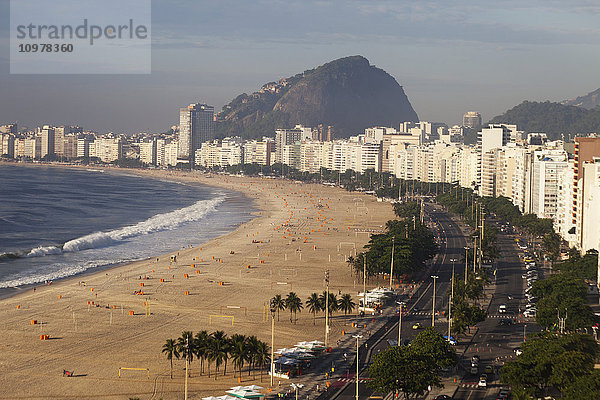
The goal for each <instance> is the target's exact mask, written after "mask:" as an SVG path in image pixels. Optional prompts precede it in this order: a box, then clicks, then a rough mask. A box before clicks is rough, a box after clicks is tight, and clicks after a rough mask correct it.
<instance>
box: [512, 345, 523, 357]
mask: <svg viewBox="0 0 600 400" xmlns="http://www.w3.org/2000/svg"><path fill="white" fill-rule="evenodd" d="M513 351H514V352H515V354H516V355H518V356H520V355H521V354H523V350H522V349H521V348H520V347H517V348H516V349H514V350H513Z"/></svg>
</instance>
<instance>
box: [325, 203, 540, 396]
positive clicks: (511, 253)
mask: <svg viewBox="0 0 600 400" xmlns="http://www.w3.org/2000/svg"><path fill="white" fill-rule="evenodd" d="M426 213H427V216H428V218H430V219H431V221H432V222H433V223H434V225H435V226H436V228H434V229H435V230H436V231H437V234H438V238H439V245H440V252H439V256H438V257H437V259H436V261H435V262H434V264H433V265H432V266H431V273H430V274H428V275H427V277H426V278H425V280H424V281H423V283H422V285H421V288H420V289H419V290H418V291H417V292H416V294H415V295H414V296H413V297H412V299H408V298H402V296H400V298H399V299H400V300H403V301H406V302H407V306H406V310H405V313H404V314H403V318H402V341H403V342H404V341H406V340H408V341H410V340H412V338H414V336H415V335H416V334H418V333H419V330H418V329H413V325H414V324H415V323H420V324H421V325H422V326H424V327H426V326H431V323H432V319H431V315H432V306H433V304H432V300H433V279H432V278H431V277H430V276H429V275H436V276H437V277H438V278H436V301H435V304H436V319H435V328H436V330H438V331H439V332H440V333H442V334H444V335H447V330H448V322H447V318H446V316H445V315H444V313H443V312H439V311H438V310H442V311H444V312H445V311H446V309H447V304H448V296H449V290H450V281H451V276H452V264H453V262H452V260H453V259H454V260H455V261H454V267H455V273H456V275H455V279H464V278H463V277H464V263H463V261H462V260H464V256H463V254H464V251H465V250H464V248H465V246H467V245H470V246H472V243H470V242H467V240H469V239H468V238H465V236H464V235H463V232H462V231H461V229H460V228H459V226H458V224H457V222H456V221H454V220H453V219H452V218H451V216H450V214H448V213H446V212H444V211H443V210H442V208H441V207H440V206H438V205H434V204H427V205H426ZM437 228H439V230H437ZM497 246H498V248H499V252H500V254H501V257H500V258H499V259H498V260H497V262H496V268H497V270H496V274H495V278H492V282H491V284H490V285H489V287H488V289H487V292H486V293H488V296H491V299H489V297H488V299H489V306H488V318H487V319H486V320H485V321H484V322H482V323H480V324H478V326H477V333H476V334H475V335H474V336H473V338H472V340H469V341H464V340H463V342H459V343H458V345H457V347H456V350H457V353H458V354H459V355H461V357H460V361H459V366H458V368H457V370H456V371H455V374H453V375H448V376H447V377H446V378H447V379H448V380H449V381H450V382H452V381H453V377H457V379H458V382H459V387H458V390H457V391H456V393H455V394H454V397H453V398H455V399H468V400H477V399H495V398H496V394H497V393H498V392H499V390H500V388H501V385H500V384H499V382H498V370H499V368H500V367H501V365H502V364H503V363H504V361H505V360H508V359H510V358H512V357H514V351H513V350H514V348H516V347H519V346H520V344H521V343H522V341H523V335H524V330H525V325H527V328H526V332H525V333H527V334H530V333H532V332H533V331H537V330H539V329H538V328H537V326H536V325H535V323H534V320H533V319H526V318H523V317H522V316H521V314H520V310H522V309H523V308H524V305H525V304H526V299H525V296H524V289H525V282H524V281H525V280H524V279H523V278H522V277H521V275H522V273H523V272H524V270H525V268H524V267H523V263H522V261H521V260H520V258H519V254H522V252H521V251H520V250H519V249H518V247H517V246H516V242H515V240H514V237H513V236H510V235H505V234H501V233H500V232H499V234H498V240H497ZM470 265H472V264H470ZM485 303H486V304H487V303H488V302H487V301H486V302H485ZM501 304H504V305H506V309H507V312H506V313H499V312H498V310H499V307H500V305H501ZM503 319H509V320H510V321H511V324H510V325H501V324H500V321H501V320H503ZM397 340H398V330H397V327H395V328H393V329H390V330H389V331H388V332H387V333H386V334H385V335H384V337H383V339H382V340H381V341H380V342H379V343H378V345H377V346H375V347H374V348H373V349H372V354H375V353H377V352H380V351H382V350H384V349H386V348H387V347H388V346H389V345H390V344H389V343H390V341H397ZM473 355H477V356H479V357H480V359H481V360H480V363H479V365H480V369H479V371H478V374H474V375H472V374H470V371H469V370H470V367H471V357H472V356H473ZM486 366H492V368H493V371H494V372H493V373H492V374H490V377H489V379H488V386H487V387H485V388H484V387H479V386H478V381H479V376H480V374H482V373H483V372H484V368H485V367H486ZM366 379H368V375H367V374H366V372H364V373H361V375H360V386H359V388H360V392H359V398H360V399H362V400H365V399H368V398H369V397H370V396H371V395H373V390H371V389H369V388H368V387H367V386H366V385H365V384H364V383H365V382H366ZM349 382H355V379H354V374H352V373H350V374H349V375H347V376H346V377H344V378H342V379H341V382H338V384H337V385H336V386H337V387H341V386H343V384H345V383H349ZM426 397H427V396H425V397H424V398H426ZM355 398H356V386H355V385H354V383H352V384H350V385H348V386H347V387H345V389H344V390H343V391H342V392H341V393H340V394H339V395H338V396H337V397H336V399H342V400H351V399H355Z"/></svg>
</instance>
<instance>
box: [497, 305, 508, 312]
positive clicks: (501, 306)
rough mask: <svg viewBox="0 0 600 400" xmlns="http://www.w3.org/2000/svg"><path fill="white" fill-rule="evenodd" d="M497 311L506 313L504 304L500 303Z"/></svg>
mask: <svg viewBox="0 0 600 400" xmlns="http://www.w3.org/2000/svg"><path fill="white" fill-rule="evenodd" d="M498 312H499V313H500V314H504V313H506V304H500V307H498Z"/></svg>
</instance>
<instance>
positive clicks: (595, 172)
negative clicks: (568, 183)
mask: <svg viewBox="0 0 600 400" xmlns="http://www.w3.org/2000/svg"><path fill="white" fill-rule="evenodd" d="M581 189H582V190H581V192H582V193H581V199H582V205H583V206H582V207H581V211H580V214H581V215H580V216H579V220H580V221H581V222H580V229H581V251H582V252H586V251H587V250H590V249H596V250H600V228H599V227H598V223H599V222H600V157H593V159H592V161H589V162H584V163H583V180H582V185H581Z"/></svg>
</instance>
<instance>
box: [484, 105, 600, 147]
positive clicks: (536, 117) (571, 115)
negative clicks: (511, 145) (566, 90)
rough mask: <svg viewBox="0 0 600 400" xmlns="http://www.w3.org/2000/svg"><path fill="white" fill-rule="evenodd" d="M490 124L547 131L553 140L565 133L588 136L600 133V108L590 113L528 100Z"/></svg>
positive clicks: (577, 108)
mask: <svg viewBox="0 0 600 400" xmlns="http://www.w3.org/2000/svg"><path fill="white" fill-rule="evenodd" d="M490 123H507V124H517V127H518V128H519V130H523V131H526V132H544V133H547V134H548V138H550V139H551V140H554V139H560V137H561V134H563V133H564V134H588V133H591V132H600V108H595V109H592V110H587V109H585V108H583V107H576V106H572V105H563V104H560V103H551V102H549V101H546V102H535V101H524V102H522V103H521V104H519V105H517V106H515V107H513V108H511V109H510V110H508V111H506V112H505V113H504V114H502V115H498V116H496V117H494V118H492V120H491V121H490Z"/></svg>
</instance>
